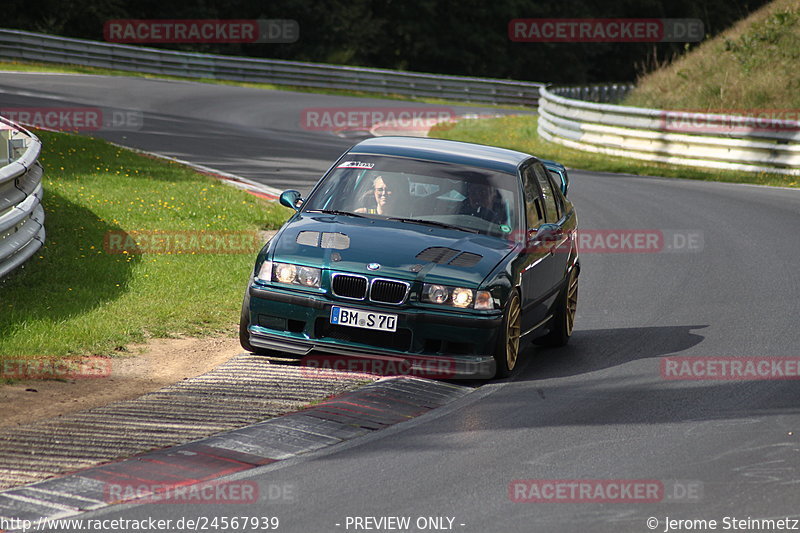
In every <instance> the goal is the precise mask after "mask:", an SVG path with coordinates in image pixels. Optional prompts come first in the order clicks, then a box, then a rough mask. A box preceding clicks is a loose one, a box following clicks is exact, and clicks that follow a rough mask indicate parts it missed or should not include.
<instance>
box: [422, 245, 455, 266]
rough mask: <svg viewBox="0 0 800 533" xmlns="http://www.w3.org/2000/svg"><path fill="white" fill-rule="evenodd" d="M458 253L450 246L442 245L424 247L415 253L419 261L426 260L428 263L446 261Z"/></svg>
mask: <svg viewBox="0 0 800 533" xmlns="http://www.w3.org/2000/svg"><path fill="white" fill-rule="evenodd" d="M456 255H458V250H453V249H452V248H445V247H443V246H433V247H431V248H425V249H424V250H422V251H421V252H420V253H418V254H417V259H419V260H420V261H427V262H429V263H439V264H442V263H447V262H448V261H450V260H451V259H453V258H454V257H455V256H456Z"/></svg>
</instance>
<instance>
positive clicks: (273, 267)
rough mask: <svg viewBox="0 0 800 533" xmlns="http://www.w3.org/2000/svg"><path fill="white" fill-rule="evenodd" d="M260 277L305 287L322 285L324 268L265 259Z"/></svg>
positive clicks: (260, 270)
mask: <svg viewBox="0 0 800 533" xmlns="http://www.w3.org/2000/svg"><path fill="white" fill-rule="evenodd" d="M258 278H259V279H261V280H264V281H277V282H279V283H287V284H291V285H302V286H303V287H314V288H317V289H318V288H319V287H320V280H321V278H322V270H320V269H319V268H314V267H307V266H298V265H293V264H291V263H273V262H271V261H264V263H263V264H262V265H261V268H260V269H259V271H258Z"/></svg>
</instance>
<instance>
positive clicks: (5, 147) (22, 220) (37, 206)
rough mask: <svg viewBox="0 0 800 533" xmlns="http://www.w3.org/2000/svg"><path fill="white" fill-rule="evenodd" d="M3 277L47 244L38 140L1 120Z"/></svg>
mask: <svg viewBox="0 0 800 533" xmlns="http://www.w3.org/2000/svg"><path fill="white" fill-rule="evenodd" d="M0 145H1V146H2V147H0V278H2V277H4V276H5V275H6V274H8V273H9V272H11V271H12V270H14V269H15V268H17V267H18V266H20V265H21V264H22V263H24V262H25V261H27V260H28V259H29V258H30V257H31V256H32V255H33V254H35V253H36V251H37V250H38V249H39V248H41V246H42V245H43V244H44V239H45V232H44V209H43V208H42V204H41V201H42V166H41V165H40V164H39V162H38V161H37V159H38V158H39V153H40V152H41V149H42V143H41V142H40V141H39V139H38V138H37V137H36V136H35V135H33V134H32V133H30V132H29V131H27V130H25V129H24V128H22V127H20V126H18V125H16V124H14V123H12V122H9V121H8V120H5V119H3V118H2V117H0Z"/></svg>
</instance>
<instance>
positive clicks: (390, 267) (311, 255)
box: [271, 213, 514, 288]
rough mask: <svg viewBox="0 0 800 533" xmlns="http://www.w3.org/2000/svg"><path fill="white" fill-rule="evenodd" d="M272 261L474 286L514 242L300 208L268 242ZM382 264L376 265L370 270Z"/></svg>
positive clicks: (510, 248)
mask: <svg viewBox="0 0 800 533" xmlns="http://www.w3.org/2000/svg"><path fill="white" fill-rule="evenodd" d="M272 244H273V246H272V247H271V248H272V257H271V259H272V260H273V261H281V262H289V263H297V264H302V265H306V266H322V268H326V269H331V270H336V271H339V272H351V273H358V274H368V275H370V276H382V277H388V278H394V279H403V280H407V281H413V280H417V279H419V280H424V281H425V282H427V283H441V284H447V285H453V284H455V285H459V286H465V287H470V288H477V287H478V286H479V284H480V282H481V281H482V280H483V279H484V278H486V276H488V275H489V273H490V272H491V271H492V270H493V269H494V268H495V266H497V264H498V263H499V262H500V261H502V260H503V258H505V257H506V256H507V255H508V254H509V252H510V251H511V250H512V249H513V247H514V245H513V243H510V242H508V241H505V240H503V239H498V238H495V237H489V236H485V235H477V234H474V233H467V232H463V231H458V230H450V229H445V228H436V227H431V226H425V225H421V224H414V223H408V222H399V221H395V220H385V219H378V218H357V217H352V216H347V215H328V214H318V213H303V214H299V215H297V216H296V217H294V218H293V219H292V220H291V221H289V222H288V223H287V224H286V225H285V226H284V227H283V228H282V229H281V231H280V233H279V234H278V235H277V236H276V237H275V242H273V243H272ZM376 264H377V265H380V266H379V268H378V269H377V270H371V269H369V268H368V265H370V266H372V267H373V268H374V267H375V265H376Z"/></svg>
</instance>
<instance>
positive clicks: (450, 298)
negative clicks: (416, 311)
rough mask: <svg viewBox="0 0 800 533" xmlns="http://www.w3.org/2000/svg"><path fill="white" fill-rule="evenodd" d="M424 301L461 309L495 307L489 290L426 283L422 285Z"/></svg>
mask: <svg viewBox="0 0 800 533" xmlns="http://www.w3.org/2000/svg"><path fill="white" fill-rule="evenodd" d="M421 299H422V301H423V302H427V303H432V304H441V305H450V306H453V307H459V308H461V309H466V308H470V307H472V308H475V309H481V310H488V309H494V300H493V299H492V295H491V293H490V292H489V291H474V290H472V289H467V288H464V287H447V286H445V285H436V284H433V283H426V284H425V285H423V287H422V298H421Z"/></svg>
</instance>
